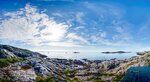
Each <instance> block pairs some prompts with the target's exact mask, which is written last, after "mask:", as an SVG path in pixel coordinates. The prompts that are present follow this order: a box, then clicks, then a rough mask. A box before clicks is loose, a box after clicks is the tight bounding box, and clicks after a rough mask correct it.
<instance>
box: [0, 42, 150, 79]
mask: <svg viewBox="0 0 150 82" xmlns="http://www.w3.org/2000/svg"><path fill="white" fill-rule="evenodd" d="M149 58H150V53H149V52H146V53H144V54H143V55H140V56H135V57H132V58H129V59H125V60H117V59H112V60H88V59H83V60H71V59H69V60H68V59H57V58H48V57H47V56H45V55H42V54H40V53H37V52H32V51H30V50H26V49H20V48H16V47H13V46H9V45H0V82H119V81H122V79H123V78H124V75H126V72H127V70H128V69H129V68H130V67H141V66H149V65H150V63H149Z"/></svg>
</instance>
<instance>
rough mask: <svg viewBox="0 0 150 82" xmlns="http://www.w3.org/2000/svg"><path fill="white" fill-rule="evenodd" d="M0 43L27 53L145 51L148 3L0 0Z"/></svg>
mask: <svg viewBox="0 0 150 82" xmlns="http://www.w3.org/2000/svg"><path fill="white" fill-rule="evenodd" d="M0 3H1V5H0V44H5V45H12V46H16V47H21V48H26V49H30V50H36V51H39V50H56V51H63V50H71V51H75V50H78V51H108V50H109V51H114V50H126V51H145V50H149V49H150V43H149V41H150V36H149V35H150V1H149V0H132V1H131V0H0Z"/></svg>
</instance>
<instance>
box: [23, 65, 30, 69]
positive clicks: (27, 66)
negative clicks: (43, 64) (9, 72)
mask: <svg viewBox="0 0 150 82" xmlns="http://www.w3.org/2000/svg"><path fill="white" fill-rule="evenodd" d="M30 68H32V66H31V65H24V66H22V67H21V69H22V70H28V69H30Z"/></svg>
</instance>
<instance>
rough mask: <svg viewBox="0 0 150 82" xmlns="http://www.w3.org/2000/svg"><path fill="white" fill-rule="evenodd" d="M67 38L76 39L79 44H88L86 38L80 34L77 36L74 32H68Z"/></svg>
mask: <svg viewBox="0 0 150 82" xmlns="http://www.w3.org/2000/svg"><path fill="white" fill-rule="evenodd" d="M67 38H68V39H70V40H77V41H80V42H81V44H88V45H89V44H90V43H89V42H88V41H87V40H86V39H84V38H83V37H81V36H78V35H76V34H75V33H69V34H68V35H67Z"/></svg>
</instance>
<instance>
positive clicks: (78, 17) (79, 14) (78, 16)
mask: <svg viewBox="0 0 150 82" xmlns="http://www.w3.org/2000/svg"><path fill="white" fill-rule="evenodd" d="M83 17H84V13H83V12H77V13H76V21H77V22H79V23H80V24H82V25H84V24H85V22H84V20H83Z"/></svg>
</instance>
